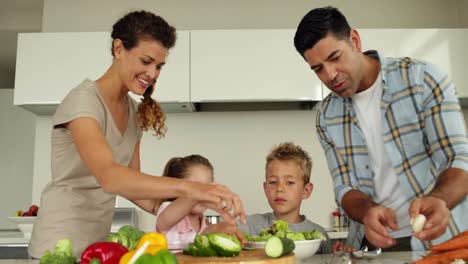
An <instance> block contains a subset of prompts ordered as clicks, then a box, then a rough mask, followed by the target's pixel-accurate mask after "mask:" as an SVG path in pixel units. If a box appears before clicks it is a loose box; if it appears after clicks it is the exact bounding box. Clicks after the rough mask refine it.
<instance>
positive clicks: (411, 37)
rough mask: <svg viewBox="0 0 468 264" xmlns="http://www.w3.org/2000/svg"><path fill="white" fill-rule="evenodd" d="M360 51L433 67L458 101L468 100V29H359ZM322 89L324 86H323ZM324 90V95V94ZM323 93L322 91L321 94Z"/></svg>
mask: <svg viewBox="0 0 468 264" xmlns="http://www.w3.org/2000/svg"><path fill="white" fill-rule="evenodd" d="M358 32H359V35H360V37H361V41H362V50H363V51H366V50H370V49H374V50H377V51H379V53H381V54H382V55H384V56H385V57H410V58H412V59H418V60H423V61H427V62H431V63H434V64H436V65H437V66H438V67H439V68H441V69H442V70H443V71H444V72H446V73H448V75H449V78H451V79H452V80H453V82H454V83H455V86H456V88H457V93H458V96H459V97H460V98H463V97H468V87H467V86H466V85H465V84H466V83H468V74H467V73H466V67H465V66H464V65H465V63H466V61H468V54H467V53H466V52H465V50H466V47H467V46H468V29H360V30H358ZM324 88H325V89H326V87H324ZM325 89H324V94H328V91H326V90H325ZM325 91H326V92H325Z"/></svg>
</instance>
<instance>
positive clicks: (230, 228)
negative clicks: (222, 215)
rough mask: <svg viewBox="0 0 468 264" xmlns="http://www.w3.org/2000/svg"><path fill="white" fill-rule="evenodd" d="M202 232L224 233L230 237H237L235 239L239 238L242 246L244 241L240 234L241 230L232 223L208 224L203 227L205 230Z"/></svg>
mask: <svg viewBox="0 0 468 264" xmlns="http://www.w3.org/2000/svg"><path fill="white" fill-rule="evenodd" d="M202 233H203V234H209V233H224V234H227V235H230V236H232V237H237V239H239V241H240V242H241V244H242V246H244V244H245V242H246V240H245V237H244V235H243V234H242V232H241V230H240V229H239V228H238V227H237V226H236V225H233V224H230V223H227V222H220V223H217V224H213V225H208V226H207V227H206V228H205V230H203V232H202Z"/></svg>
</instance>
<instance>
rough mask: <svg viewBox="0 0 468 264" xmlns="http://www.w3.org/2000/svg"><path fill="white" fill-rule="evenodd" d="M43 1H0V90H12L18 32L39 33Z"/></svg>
mask: <svg viewBox="0 0 468 264" xmlns="http://www.w3.org/2000/svg"><path fill="white" fill-rule="evenodd" d="M43 7H44V1H43V0H0V43H1V44H0V88H13V86H14V72H15V61H16V40H17V35H18V32H39V31H41V28H42V11H43Z"/></svg>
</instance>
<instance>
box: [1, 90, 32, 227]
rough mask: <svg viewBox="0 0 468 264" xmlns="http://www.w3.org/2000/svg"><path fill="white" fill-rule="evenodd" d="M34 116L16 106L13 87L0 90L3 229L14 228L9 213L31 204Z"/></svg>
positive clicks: (24, 208) (26, 207)
mask: <svg viewBox="0 0 468 264" xmlns="http://www.w3.org/2000/svg"><path fill="white" fill-rule="evenodd" d="M35 123H36V120H35V116H34V115H33V114H32V113H30V112H28V111H26V110H24V109H23V108H21V107H18V106H13V89H0V124H2V125H1V129H0V179H1V183H0V229H8V228H15V227H16V224H13V223H10V222H9V221H8V219H7V216H13V213H14V212H15V211H16V210H23V211H26V210H28V209H29V206H30V205H31V190H32V182H31V180H32V178H33V166H32V164H33V159H34V153H33V152H32V150H33V146H34V139H35V137H34V135H35V134H36V133H35V130H34V127H35Z"/></svg>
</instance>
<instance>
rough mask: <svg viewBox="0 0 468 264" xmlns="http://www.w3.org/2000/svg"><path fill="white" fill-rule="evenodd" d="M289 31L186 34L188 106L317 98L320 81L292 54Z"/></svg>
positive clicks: (295, 54) (297, 55) (219, 31)
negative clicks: (188, 58)
mask: <svg viewBox="0 0 468 264" xmlns="http://www.w3.org/2000/svg"><path fill="white" fill-rule="evenodd" d="M294 33H295V30H206V31H205V30H196V31H191V44H190V49H191V55H190V57H191V62H190V66H191V67H190V70H191V99H192V102H254V101H314V100H321V99H322V89H321V84H320V81H319V79H318V78H317V77H316V76H315V74H314V73H313V71H312V70H311V69H310V67H309V66H308V64H307V63H306V62H305V60H304V59H303V58H302V57H301V56H300V55H299V53H297V51H296V50H295V48H294V44H293V38H294Z"/></svg>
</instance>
